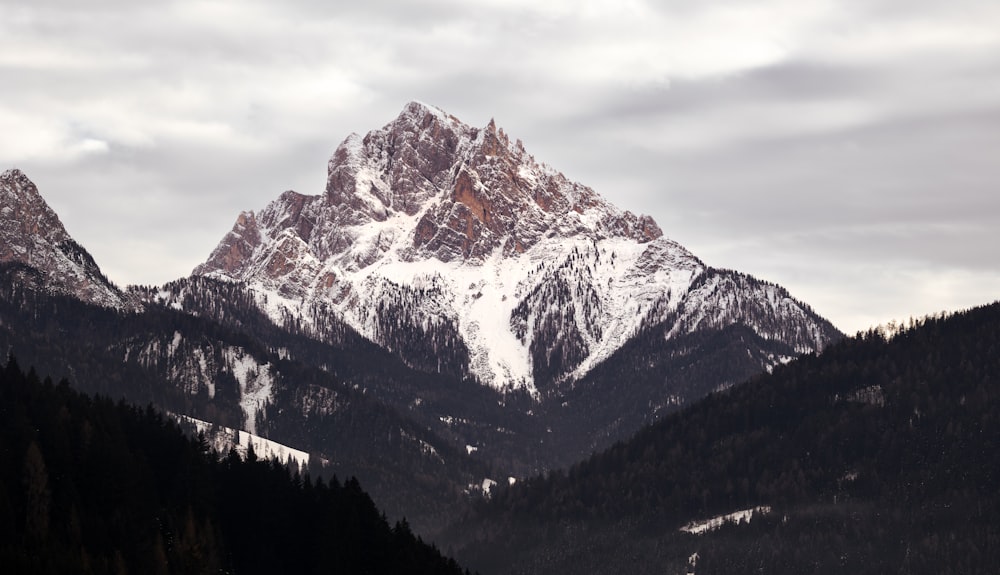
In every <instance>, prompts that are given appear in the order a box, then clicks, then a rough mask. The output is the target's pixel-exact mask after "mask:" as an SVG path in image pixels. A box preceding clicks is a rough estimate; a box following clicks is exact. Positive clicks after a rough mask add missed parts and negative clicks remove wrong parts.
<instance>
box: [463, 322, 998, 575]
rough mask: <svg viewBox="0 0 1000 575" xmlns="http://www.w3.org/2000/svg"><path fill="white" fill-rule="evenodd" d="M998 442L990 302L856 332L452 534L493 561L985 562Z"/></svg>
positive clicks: (532, 488)
mask: <svg viewBox="0 0 1000 575" xmlns="http://www.w3.org/2000/svg"><path fill="white" fill-rule="evenodd" d="M998 447H1000V304H993V305H989V306H985V307H982V308H978V309H974V310H971V311H968V312H964V313H960V314H956V315H953V316H950V317H937V318H929V319H926V320H921V321H917V322H913V323H912V324H911V325H909V326H907V327H906V328H904V329H898V330H897V329H893V330H871V331H869V332H867V333H864V334H859V335H858V336H856V337H854V338H849V339H847V340H844V341H842V342H841V343H839V344H837V345H835V346H833V347H831V348H830V349H828V350H826V351H825V352H824V353H823V354H821V355H819V356H806V357H804V358H801V359H799V360H797V361H794V362H791V363H789V364H787V365H785V366H782V367H780V368H777V369H775V370H774V372H773V373H772V374H765V375H762V376H760V377H757V378H755V379H753V380H751V381H749V382H747V383H745V384H741V385H738V386H735V387H733V388H731V389H729V390H727V391H725V392H721V393H715V394H712V395H710V396H709V397H708V398H706V399H705V400H703V401H701V402H699V403H697V404H695V405H693V406H692V407H690V408H689V409H686V410H684V411H682V412H679V413H676V414H672V415H670V416H667V417H666V418H664V419H663V420H662V421H661V422H659V423H657V424H654V425H653V426H650V427H648V428H646V429H645V430H643V431H641V432H640V433H639V434H638V435H636V436H635V437H634V438H633V439H631V440H629V441H627V442H623V443H619V444H618V445H616V446H614V447H612V448H611V449H609V450H607V451H605V452H603V453H600V454H597V455H595V456H593V457H591V458H589V459H588V460H586V461H584V462H582V463H579V464H577V465H574V466H572V467H571V468H569V469H568V470H566V471H557V472H553V473H550V474H547V475H546V476H540V477H537V478H535V479H532V480H528V481H525V482H521V483H519V484H517V485H515V486H512V487H507V488H503V487H501V488H498V489H496V490H495V491H494V494H493V498H492V500H491V501H489V502H488V503H486V504H483V505H481V506H480V507H479V508H478V509H476V510H475V511H474V512H472V513H470V514H469V515H468V516H467V517H466V518H465V520H464V521H462V522H460V523H459V524H458V525H457V526H456V527H455V528H454V529H453V530H452V531H451V533H450V536H449V538H448V539H447V543H446V545H447V546H448V548H449V549H452V550H454V551H455V552H456V553H457V558H458V559H459V560H460V561H463V562H464V563H465V564H467V565H469V566H470V567H474V568H477V569H481V570H482V571H483V572H484V573H490V574H499V573H567V574H569V573H611V572H625V573H663V572H667V573H680V572H696V573H698V574H699V575H703V574H709V573H748V572H764V573H779V574H781V573H789V574H791V573H831V574H833V573H936V574H940V573H965V574H968V573H994V572H995V570H996V566H997V565H1000V521H998V520H997V517H998V516H1000V458H998V457H997V456H996V454H997V449H998ZM748 509H758V512H757V513H756V514H755V515H754V516H753V518H752V521H750V523H749V524H746V523H745V522H744V523H743V524H740V525H735V524H732V523H729V524H723V525H722V526H721V527H719V528H718V529H715V530H708V531H706V532H704V533H702V534H695V533H689V532H686V531H683V530H682V528H684V527H685V526H689V524H690V522H694V521H698V520H705V519H708V518H712V517H717V516H721V515H725V514H729V513H733V512H737V511H740V510H748Z"/></svg>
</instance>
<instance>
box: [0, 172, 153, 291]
mask: <svg viewBox="0 0 1000 575" xmlns="http://www.w3.org/2000/svg"><path fill="white" fill-rule="evenodd" d="M0 264H7V268H8V269H10V270H11V272H12V273H15V274H18V276H19V279H20V281H21V282H22V283H32V284H34V285H36V287H44V288H45V289H46V290H48V291H50V292H53V293H59V294H62V295H70V296H73V297H76V298H77V299H79V300H81V301H84V302H88V303H93V304H97V305H100V306H104V307H112V308H117V309H122V310H125V309H133V310H134V309H137V304H136V303H135V302H134V301H132V300H131V299H130V298H129V297H128V296H127V295H126V294H125V293H123V292H122V291H121V290H119V289H118V288H117V287H116V286H114V285H113V284H112V283H111V282H110V281H109V280H108V279H107V278H106V277H105V276H104V274H103V273H101V270H100V268H99V267H98V266H97V264H96V263H95V262H94V258H93V257H91V255H90V254H89V253H88V252H87V250H85V249H84V248H83V246H81V245H80V244H78V243H76V241H74V240H73V238H72V237H70V235H69V233H67V232H66V228H64V227H63V225H62V222H60V221H59V217H58V216H57V215H56V213H55V212H53V211H52V209H51V208H50V207H49V205H48V204H47V203H46V202H45V200H44V199H42V196H41V195H39V193H38V188H37V187H35V184H34V183H32V181H31V180H29V179H28V177H27V176H25V175H24V173H22V172H21V171H20V170H17V169H12V170H7V171H5V172H3V174H0ZM15 268H16V269H15Z"/></svg>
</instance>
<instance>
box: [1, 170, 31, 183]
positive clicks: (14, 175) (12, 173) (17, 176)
mask: <svg viewBox="0 0 1000 575" xmlns="http://www.w3.org/2000/svg"><path fill="white" fill-rule="evenodd" d="M0 179H2V180H4V181H10V180H19V181H31V180H30V179H29V178H28V176H27V175H26V174H25V173H24V172H22V171H21V170H20V169H18V168H10V169H7V170H4V172H3V174H0Z"/></svg>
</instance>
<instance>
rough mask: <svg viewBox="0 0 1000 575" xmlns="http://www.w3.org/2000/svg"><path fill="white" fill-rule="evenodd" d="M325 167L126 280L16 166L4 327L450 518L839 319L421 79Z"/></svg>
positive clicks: (806, 346) (832, 333)
mask: <svg viewBox="0 0 1000 575" xmlns="http://www.w3.org/2000/svg"><path fill="white" fill-rule="evenodd" d="M327 176H328V177H327V185H326V189H325V190H324V191H323V192H322V193H321V194H319V195H312V196H311V195H304V194H300V193H297V192H292V191H289V192H285V193H283V194H281V195H280V196H279V197H278V198H277V199H276V200H275V201H273V202H271V203H270V204H269V205H268V206H266V207H265V208H264V209H263V210H260V211H259V212H244V213H242V214H240V215H239V217H238V218H237V221H236V224H235V225H234V227H233V229H232V231H231V232H229V233H228V234H227V235H226V236H225V237H224V238H223V240H222V241H221V243H220V244H219V245H218V246H217V247H216V248H215V249H214V250H213V251H212V253H211V255H210V256H209V258H208V260H207V261H206V262H205V263H204V264H202V265H199V266H198V267H197V268H196V269H195V270H194V272H193V274H192V275H191V276H190V277H187V278H180V279H178V280H176V281H173V282H170V283H168V284H166V285H163V286H131V287H128V288H126V289H120V288H118V287H117V286H115V285H114V284H112V283H111V282H110V281H109V280H108V279H107V278H106V277H105V276H104V275H103V274H101V273H100V269H99V268H98V266H97V264H96V262H95V260H94V258H93V257H91V256H90V254H88V253H87V252H86V250H85V249H84V248H83V247H82V246H80V245H79V244H77V243H76V242H75V241H74V240H72V238H71V237H70V236H69V234H68V233H67V232H66V230H65V229H64V228H63V226H62V224H61V222H59V219H58V217H57V216H56V215H55V214H54V213H53V212H52V210H51V209H50V208H49V207H48V206H47V205H46V204H45V202H44V200H43V199H42V197H41V195H40V194H39V193H38V190H37V189H36V188H35V186H34V184H32V183H31V182H30V180H29V179H28V178H27V177H26V176H25V175H24V174H23V173H21V172H19V171H17V170H10V171H7V172H5V173H4V174H3V175H2V177H0V194H2V197H3V199H4V206H3V208H2V210H3V211H2V217H3V221H2V225H0V240H2V245H0V313H2V315H0V351H13V352H14V353H15V354H17V356H18V357H19V358H21V359H22V361H23V362H24V363H25V364H28V365H34V366H36V367H37V369H39V370H40V371H42V372H44V373H51V374H53V375H55V376H60V377H61V376H67V377H68V378H69V379H70V380H71V381H72V382H73V385H75V386H78V387H79V389H81V390H84V391H87V392H99V393H101V394H104V395H108V396H110V397H116V398H117V397H123V398H126V399H128V400H129V401H132V402H137V403H139V404H142V405H145V404H147V403H153V404H154V405H156V406H157V408H159V409H163V410H166V411H168V412H170V413H171V414H173V416H174V417H176V418H184V417H189V418H195V419H197V420H200V421H202V422H204V423H203V424H199V425H203V427H204V426H207V427H204V428H205V429H207V430H208V431H209V432H211V433H215V432H213V431H212V430H213V429H216V428H215V427H212V424H214V425H215V426H218V427H219V428H223V427H224V428H227V429H240V430H244V431H246V432H249V433H252V434H254V435H256V436H258V437H261V438H266V439H268V440H271V441H274V442H278V443H281V444H284V445H286V446H289V447H292V448H295V449H297V450H301V451H305V452H308V453H309V460H308V464H307V465H306V467H307V468H308V469H310V470H311V471H312V473H313V474H314V475H318V474H325V475H329V474H334V473H335V474H337V475H339V476H342V477H343V476H349V475H353V476H357V477H358V478H359V480H360V481H361V482H362V484H363V485H365V487H366V489H369V490H370V492H371V493H372V495H373V497H374V498H375V499H376V501H378V503H379V505H380V506H382V507H383V508H384V509H385V510H386V512H387V513H388V514H389V515H390V516H391V517H394V518H400V517H404V516H405V517H407V518H408V520H409V523H410V525H411V526H412V527H413V529H414V530H415V531H417V532H419V533H422V534H432V533H436V532H437V531H439V530H440V529H442V528H443V527H444V526H445V525H446V524H447V523H448V521H449V520H450V518H451V517H452V516H453V515H454V513H456V510H457V509H459V508H460V507H461V506H462V505H463V504H464V503H465V502H466V501H467V500H468V499H469V498H470V497H477V496H479V495H482V494H483V492H484V490H488V489H489V486H491V485H493V484H496V483H499V484H506V483H508V482H509V481H511V480H513V479H514V478H518V477H526V476H529V475H532V474H534V473H538V472H541V471H545V470H550V469H554V468H557V467H560V466H565V465H569V464H571V463H573V462H575V461H578V460H580V459H581V458H583V457H585V456H587V455H589V454H591V453H593V452H595V451H600V450H602V449H604V448H606V447H608V446H610V445H612V444H613V443H614V442H616V441H619V440H622V439H625V438H627V437H629V436H630V435H631V434H633V433H634V432H635V431H637V430H638V429H640V428H641V427H642V426H643V425H645V424H647V423H649V422H652V421H656V420H657V419H659V418H661V417H663V416H664V415H666V414H668V413H670V412H672V411H675V410H678V409H680V408H682V407H684V406H686V405H689V404H691V403H692V402H694V401H696V400H697V399H698V398H700V397H702V396H704V395H705V394H706V393H709V392H710V391H713V390H718V389H724V388H727V387H729V386H732V385H734V384H737V383H739V382H741V381H744V380H746V379H747V378H749V377H751V376H753V375H755V374H757V373H760V372H762V371H766V370H769V369H773V368H774V367H775V366H777V365H780V364H781V363H783V362H787V361H789V360H791V359H792V358H794V357H796V356H798V355H799V354H802V353H812V352H816V351H819V350H821V349H823V348H825V347H826V346H828V345H830V344H831V343H832V342H835V341H836V340H838V339H839V338H840V337H842V336H841V334H840V333H839V332H838V331H837V330H836V329H835V328H834V327H833V326H832V325H830V324H829V322H827V321H826V320H824V319H822V318H821V317H819V316H818V315H817V314H816V313H814V312H813V311H812V310H811V309H810V308H809V306H808V305H806V304H804V303H802V302H799V301H797V300H795V299H794V298H792V297H791V296H790V295H789V294H788V293H787V291H785V290H784V289H783V288H781V287H779V286H776V285H774V284H770V283H768V282H764V281H761V280H757V279H755V278H752V277H750V276H747V275H745V274H741V273H739V272H735V271H730V270H721V269H716V268H712V267H710V266H707V265H705V264H704V263H703V262H702V261H701V260H699V259H698V258H697V257H695V256H694V255H693V254H691V253H690V252H689V251H687V250H686V249H685V248H683V247H682V246H680V245H679V244H677V243H676V242H673V241H671V240H669V239H666V238H665V237H663V234H662V231H661V230H660V229H659V227H658V226H657V225H656V223H655V222H654V221H653V220H652V219H651V218H649V217H648V216H638V215H635V214H632V213H629V212H627V211H622V210H620V209H618V208H616V207H615V206H613V205H612V204H610V203H609V202H608V201H607V200H605V199H604V198H602V197H601V196H599V195H598V194H597V193H596V192H594V191H593V190H591V189H590V188H587V187H586V186H583V185H581V184H578V183H575V182H571V181H569V180H568V179H567V178H566V177H565V176H563V175H562V174H560V173H559V172H557V171H556V170H554V169H552V168H551V167H549V166H546V165H544V164H542V163H539V162H537V161H536V160H535V159H534V158H533V157H532V156H531V155H530V154H528V153H527V151H526V150H525V148H524V146H523V144H521V143H520V142H519V141H516V140H512V139H511V138H509V137H508V136H507V135H506V134H505V133H504V132H503V130H502V129H500V128H498V127H497V126H496V125H495V123H494V122H492V121H491V122H490V123H489V124H488V125H487V126H486V127H484V128H473V127H470V126H468V125H466V124H463V123H462V122H460V121H459V120H458V119H456V118H454V117H453V116H450V115H448V114H446V113H444V112H442V111H440V110H438V109H436V108H433V107H430V106H426V105H423V104H417V103H411V104H409V105H407V106H406V107H405V108H404V110H403V111H402V113H401V114H400V115H399V117H397V118H396V119H395V120H393V121H392V122H390V123H389V124H387V125H386V126H385V127H383V128H381V129H378V130H373V131H372V132H369V133H368V134H367V135H365V136H363V137H362V136H358V135H351V136H350V137H348V138H347V139H346V140H345V141H344V142H343V143H342V144H341V145H340V146H339V147H338V148H337V150H336V152H335V153H334V155H333V157H332V158H331V160H330V162H329V164H328V166H327ZM217 435H218V433H217ZM299 465H302V463H301V462H300V463H299Z"/></svg>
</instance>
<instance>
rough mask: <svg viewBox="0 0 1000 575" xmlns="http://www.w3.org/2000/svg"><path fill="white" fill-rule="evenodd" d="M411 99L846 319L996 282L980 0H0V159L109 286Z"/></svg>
mask: <svg viewBox="0 0 1000 575" xmlns="http://www.w3.org/2000/svg"><path fill="white" fill-rule="evenodd" d="M410 100H419V101H422V102H426V103H429V104H433V105H436V106H438V107H440V108H442V109H444V110H445V111H447V112H449V113H451V114H454V115H456V116H457V117H458V118H460V119H461V120H463V121H464V122H466V123H468V124H471V125H474V126H483V125H485V124H486V123H487V122H488V121H489V120H490V118H495V119H496V121H497V124H498V125H500V126H501V127H503V128H504V129H505V131H506V132H507V133H508V134H510V135H511V136H512V137H516V138H520V139H521V140H523V142H524V144H525V147H526V148H527V149H528V151H529V152H530V153H532V154H533V155H534V156H535V157H536V158H537V159H538V160H540V161H543V162H546V163H548V164H550V165H551V166H553V167H555V168H556V169H558V170H560V171H562V172H564V173H565V174H567V175H568V176H569V177H570V178H572V179H574V180H577V181H579V182H581V183H584V184H587V185H589V186H591V187H593V188H594V189H596V190H597V191H598V192H600V193H601V194H603V195H604V196H605V197H607V198H609V199H610V200H611V201H612V202H614V203H616V204H617V205H619V206H621V207H623V208H626V209H629V210H632V211H635V212H640V213H647V214H650V215H652V216H653V217H654V218H655V219H656V220H657V222H658V223H659V224H660V226H661V227H662V228H663V230H664V232H665V233H666V235H667V236H668V237H670V238H672V239H674V240H677V241H678V242H680V243H681V244H683V245H685V246H686V247H688V248H689V249H690V250H692V251H693V252H694V253H695V254H696V255H698V256H699V257H701V258H702V259H703V260H704V261H705V262H706V263H708V264H709V265H714V266H717V267H726V268H734V269H738V270H740V271H744V272H747V273H750V274H753V275H755V276H758V277H760V278H763V279H768V280H771V281H774V282H776V283H779V284H781V285H783V286H785V287H786V288H788V289H789V290H790V291H791V292H792V294H793V295H794V296H796V297H798V298H800V299H803V300H805V301H806V302H808V303H809V304H811V305H812V307H813V308H814V309H815V310H816V311H818V312H819V313H820V314H822V315H824V316H826V317H827V318H829V319H830V320H831V321H833V322H834V323H835V324H836V325H837V326H838V327H840V328H841V329H843V330H845V331H847V332H851V333H853V332H854V331H857V330H859V329H864V328H867V327H868V326H871V325H874V324H877V323H880V322H885V321H888V320H890V319H906V318H908V317H910V316H921V315H924V314H928V313H934V312H937V311H941V310H957V309H962V308H966V307H970V306H973V305H978V304H982V303H987V302H990V301H994V300H996V299H998V298H1000V186H998V183H997V182H1000V2H996V1H995V0H951V1H949V2H940V1H937V0H857V1H855V0H842V1H820V0H754V1H752V2H751V1H739V0H729V1H726V0H723V1H716V2H707V1H696V0H660V1H655V2H654V1H641V0H637V1H629V0H607V1H587V0H582V1H581V0H576V1H568V0H567V1H563V0H546V1H545V2H539V1H537V0H483V1H479V2H460V1H458V0H437V1H432V2H412V1H410V2H404V1H401V0H367V1H365V2H360V1H357V0H355V1H352V2H330V1H320V0H292V1H285V2H280V3H279V2H262V1H255V0H241V1H239V2H236V1H226V0H216V1H189V0H176V1H170V2H164V1H149V2H132V1H126V0H91V1H88V2H78V1H75V0H33V1H31V2H25V1H24V0H14V1H10V0H0V169H6V168H10V167H18V168H21V169H22V170H24V171H25V172H26V173H27V174H28V176H29V177H30V178H32V179H33V180H34V181H35V183H36V184H38V186H39V189H40V190H41V192H42V194H43V196H44V197H45V198H46V199H47V200H48V202H49V203H50V204H51V205H52V206H53V208H54V209H55V210H56V211H57V212H58V213H59V214H60V217H61V218H62V220H63V223H64V224H65V225H66V227H67V229H68V230H69V232H70V233H71V234H72V235H73V236H74V237H75V238H76V239H77V240H78V241H79V242H81V243H82V244H83V245H84V246H86V247H87V249H88V250H89V251H90V252H91V253H92V254H93V255H94V257H95V258H96V259H97V261H98V263H99V264H100V265H101V266H102V268H103V269H104V270H105V272H106V273H107V274H108V275H109V276H110V277H111V278H112V279H113V280H114V281H116V282H117V283H119V284H122V285H125V284H130V283H143V284H158V283H163V282H166V281H169V280H172V279H176V278H178V277H181V276H185V275H187V274H188V273H189V272H190V271H191V269H192V268H193V267H194V266H195V265H197V264H198V263H200V262H201V261H203V260H204V259H205V258H206V257H207V256H208V254H209V253H210V252H211V250H212V248H213V247H214V246H215V244H216V243H217V242H218V241H219V240H220V239H221V238H222V236H223V235H224V234H225V232H226V231H228V230H229V228H230V227H231V226H232V224H233V222H234V221H235V219H236V216H237V214H238V213H239V212H240V211H241V210H258V209H260V208H262V207H263V206H264V205H266V204H267V202H268V201H270V200H272V199H274V198H276V197H277V195H278V194H279V193H280V192H282V191H284V190H286V189H295V190H297V191H299V192H302V193H319V192H320V191H321V190H322V188H323V185H324V181H325V171H326V161H327V159H328V158H329V156H330V155H331V154H332V152H333V150H334V149H335V148H336V146H337V145H338V144H339V143H340V142H341V141H342V140H343V138H344V137H346V136H347V135H348V134H349V133H351V132H358V133H362V134H363V133H365V132H367V131H368V130H371V129H373V128H377V127H381V126H383V125H384V124H386V123H388V122H389V121H390V120H392V119H393V118H394V117H395V116H396V115H397V114H398V113H399V111H400V110H401V109H402V108H403V106H404V104H405V103H406V102H408V101H410Z"/></svg>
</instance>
